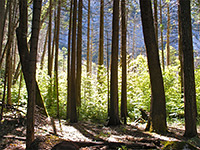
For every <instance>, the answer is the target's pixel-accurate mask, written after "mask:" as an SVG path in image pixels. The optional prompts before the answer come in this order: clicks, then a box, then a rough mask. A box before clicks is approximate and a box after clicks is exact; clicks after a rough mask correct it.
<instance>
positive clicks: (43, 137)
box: [0, 115, 200, 150]
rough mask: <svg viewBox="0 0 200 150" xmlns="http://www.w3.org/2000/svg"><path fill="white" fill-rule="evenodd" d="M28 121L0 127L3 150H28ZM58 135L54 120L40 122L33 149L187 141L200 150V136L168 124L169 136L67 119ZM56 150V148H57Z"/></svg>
mask: <svg viewBox="0 0 200 150" xmlns="http://www.w3.org/2000/svg"><path fill="white" fill-rule="evenodd" d="M25 124H26V121H25V118H24V117H22V115H7V116H5V118H4V120H3V121H2V122H1V124H0V150H3V149H5V150H24V149H25V135H26V130H25ZM55 126H56V134H55V133H54V130H53V127H52V124H51V121H50V120H48V119H46V120H45V119H44V120H43V119H41V120H40V121H38V120H37V121H36V126H35V137H36V138H35V141H34V142H33V143H32V146H31V149H33V150H37V149H38V150H50V149H52V148H53V147H54V146H55V145H56V144H58V143H62V142H63V141H65V144H66V143H67V144H72V145H75V146H76V147H77V148H76V149H82V150H90V149H91V150H92V149H102V150H103V149H105V150H106V149H119V150H120V149H121V150H122V149H124V150H125V149H162V148H163V146H164V145H165V143H166V141H179V142H180V141H186V142H188V143H191V144H192V145H195V146H196V148H197V149H200V140H199V138H198V137H196V138H193V139H192V140H187V139H186V138H184V137H183V134H184V127H183V125H177V124H173V125H168V131H169V132H168V133H167V134H166V135H159V134H156V133H149V132H145V131H144V128H145V124H142V123H136V122H134V123H132V124H128V125H121V126H117V127H107V126H105V125H104V124H97V123H92V122H90V121H84V122H78V123H76V124H69V123H67V122H66V121H65V120H61V121H58V120H55ZM54 149H55V148H54Z"/></svg>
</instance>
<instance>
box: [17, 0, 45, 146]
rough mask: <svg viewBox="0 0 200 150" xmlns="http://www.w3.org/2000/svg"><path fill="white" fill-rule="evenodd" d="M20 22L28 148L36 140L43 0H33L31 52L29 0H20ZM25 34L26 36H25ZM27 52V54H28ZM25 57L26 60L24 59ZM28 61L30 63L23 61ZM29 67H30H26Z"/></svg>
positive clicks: (18, 35)
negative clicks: (37, 74)
mask: <svg viewBox="0 0 200 150" xmlns="http://www.w3.org/2000/svg"><path fill="white" fill-rule="evenodd" d="M19 5H20V24H19V27H18V28H17V39H18V48H19V53H20V54H24V55H20V59H21V58H22V59H21V60H23V61H22V67H23V68H22V69H23V73H24V75H25V82H26V86H27V91H28V106H27V130H26V148H29V147H30V145H31V143H32V142H33V140H34V111H35V101H36V79H35V78H36V77H35V74H36V58H37V45H38V37H39V27H40V13H41V6H42V0H34V1H33V19H32V34H31V40H30V41H31V43H30V53H27V52H28V46H27V38H26V34H27V17H28V13H27V1H25V0H20V3H19ZM24 35H25V36H24ZM26 54H27V55H26ZM24 59H25V61H24ZM24 62H27V64H28V65H24V64H23V63H24ZM26 67H28V68H26Z"/></svg>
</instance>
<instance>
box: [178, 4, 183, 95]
mask: <svg viewBox="0 0 200 150" xmlns="http://www.w3.org/2000/svg"><path fill="white" fill-rule="evenodd" d="M180 13H181V12H180V5H178V52H179V61H180V72H179V76H180V82H181V87H180V90H181V93H183V50H182V44H181V41H182V36H181V18H180V15H181V14H180ZM181 97H182V94H181Z"/></svg>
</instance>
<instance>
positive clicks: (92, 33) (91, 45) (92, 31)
mask: <svg viewBox="0 0 200 150" xmlns="http://www.w3.org/2000/svg"><path fill="white" fill-rule="evenodd" d="M93 36H94V30H93V24H92V27H91V41H90V59H89V60H90V65H89V66H90V73H89V74H90V77H92V57H93Z"/></svg>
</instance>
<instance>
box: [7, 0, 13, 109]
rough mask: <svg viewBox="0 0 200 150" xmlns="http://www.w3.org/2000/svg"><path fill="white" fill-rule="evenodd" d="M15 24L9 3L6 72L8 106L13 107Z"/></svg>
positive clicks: (10, 3)
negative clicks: (12, 54) (12, 53)
mask: <svg viewBox="0 0 200 150" xmlns="http://www.w3.org/2000/svg"><path fill="white" fill-rule="evenodd" d="M12 30H13V22H12V1H11V0H10V1H9V25H8V49H7V53H6V71H7V75H6V76H7V104H8V105H10V106H11V105H12V100H11V85H12V56H11V48H12V42H13V35H12V33H13V31H12Z"/></svg>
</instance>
